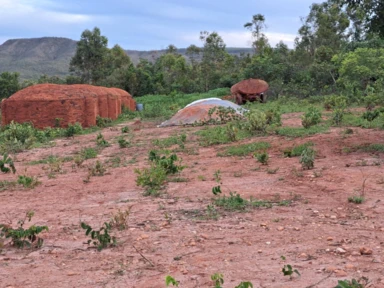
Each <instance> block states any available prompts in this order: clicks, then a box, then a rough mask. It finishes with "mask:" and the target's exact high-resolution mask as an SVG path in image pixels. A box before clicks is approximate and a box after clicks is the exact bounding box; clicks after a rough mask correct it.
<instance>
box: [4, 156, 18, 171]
mask: <svg viewBox="0 0 384 288" xmlns="http://www.w3.org/2000/svg"><path fill="white" fill-rule="evenodd" d="M0 171H1V172H3V173H9V172H11V171H12V173H13V174H15V173H16V168H15V165H14V164H13V160H12V158H10V157H9V156H8V154H4V155H3V159H1V160H0Z"/></svg>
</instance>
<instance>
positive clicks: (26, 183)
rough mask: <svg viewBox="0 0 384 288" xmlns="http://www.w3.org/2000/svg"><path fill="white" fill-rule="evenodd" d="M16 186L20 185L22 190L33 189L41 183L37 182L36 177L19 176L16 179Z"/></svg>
mask: <svg viewBox="0 0 384 288" xmlns="http://www.w3.org/2000/svg"><path fill="white" fill-rule="evenodd" d="M17 184H20V185H22V186H23V187H24V188H27V189H33V188H35V187H36V186H38V185H40V184H41V182H40V181H39V180H37V177H33V176H32V177H30V176H26V175H19V177H18V179H17Z"/></svg>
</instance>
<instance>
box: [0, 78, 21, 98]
mask: <svg viewBox="0 0 384 288" xmlns="http://www.w3.org/2000/svg"><path fill="white" fill-rule="evenodd" d="M19 90H20V84H19V73H16V72H15V73H11V72H3V73H1V74H0V100H1V99H4V98H8V97H9V96H11V95H13V94H14V93H16V92H17V91H19Z"/></svg>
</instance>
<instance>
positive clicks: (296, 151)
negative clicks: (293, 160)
mask: <svg viewBox="0 0 384 288" xmlns="http://www.w3.org/2000/svg"><path fill="white" fill-rule="evenodd" d="M313 145H314V144H313V143H312V142H306V143H304V144H300V145H297V146H294V147H293V148H292V149H286V150H284V156H285V157H297V156H301V154H302V153H303V151H304V150H305V149H307V148H308V147H312V146H313Z"/></svg>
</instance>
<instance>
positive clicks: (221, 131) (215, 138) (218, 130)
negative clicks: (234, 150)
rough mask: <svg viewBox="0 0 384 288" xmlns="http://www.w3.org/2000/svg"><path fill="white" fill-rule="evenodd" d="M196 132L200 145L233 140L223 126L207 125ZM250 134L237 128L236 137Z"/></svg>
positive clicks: (250, 134)
mask: <svg viewBox="0 0 384 288" xmlns="http://www.w3.org/2000/svg"><path fill="white" fill-rule="evenodd" d="M196 134H197V135H199V136H200V139H199V140H200V145H201V146H204V147H206V146H212V145H219V144H226V143H230V142H233V141H232V139H231V138H230V137H229V135H228V133H227V129H226V127H225V126H216V127H208V128H205V129H203V130H200V131H198V132H197V133H196ZM251 136H252V133H251V132H250V131H248V130H239V131H238V133H237V135H236V137H237V138H236V139H237V140H242V139H246V138H249V137H251Z"/></svg>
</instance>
